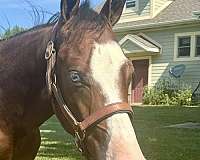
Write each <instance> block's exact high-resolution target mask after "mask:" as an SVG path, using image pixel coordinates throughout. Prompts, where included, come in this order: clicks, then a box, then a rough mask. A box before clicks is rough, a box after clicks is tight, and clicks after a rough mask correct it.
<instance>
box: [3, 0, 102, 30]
mask: <svg viewBox="0 0 200 160" xmlns="http://www.w3.org/2000/svg"><path fill="white" fill-rule="evenodd" d="M26 1H30V2H31V3H32V4H33V5H35V6H37V7H39V8H40V7H42V9H43V10H45V11H48V12H50V13H56V12H58V11H59V5H60V0H0V26H3V27H5V28H7V27H9V23H10V26H14V25H20V26H23V27H31V26H33V23H34V22H33V21H34V20H32V16H31V15H30V13H29V12H30V11H31V7H30V5H29V4H28V3H26ZM99 3H101V0H91V5H92V6H96V5H98V4H99ZM49 16H50V15H49V14H46V16H45V19H48V18H49ZM8 22H9V23H8ZM0 32H2V29H1V27H0Z"/></svg>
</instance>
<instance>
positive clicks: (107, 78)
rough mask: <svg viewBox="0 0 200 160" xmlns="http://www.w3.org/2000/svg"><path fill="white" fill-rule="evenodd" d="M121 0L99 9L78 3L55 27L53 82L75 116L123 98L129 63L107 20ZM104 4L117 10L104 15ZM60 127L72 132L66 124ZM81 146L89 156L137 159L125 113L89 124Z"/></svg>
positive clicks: (120, 6) (138, 153)
mask: <svg viewBox="0 0 200 160" xmlns="http://www.w3.org/2000/svg"><path fill="white" fill-rule="evenodd" d="M66 4H67V3H66ZM123 4H124V2H121V1H119V2H118V4H112V5H116V6H110V7H109V6H106V5H111V4H109V3H108V2H107V3H106V4H105V6H104V8H103V10H102V12H101V13H100V14H97V13H95V12H94V11H92V10H91V9H89V8H88V7H86V5H85V6H82V7H81V8H79V11H77V14H76V15H75V16H71V17H70V19H69V20H67V21H66V22H65V23H64V24H63V25H62V27H61V29H60V31H59V32H58V35H57V42H58V58H57V68H56V69H57V71H56V72H57V82H58V85H59V87H60V88H61V92H62V96H63V98H64V100H65V102H66V104H67V105H68V107H69V108H70V110H71V111H72V113H73V114H74V115H75V117H76V118H77V120H79V121H83V120H84V119H85V118H86V117H87V116H89V115H90V114H92V113H94V112H96V111H97V110H98V109H100V108H102V107H104V106H106V105H109V104H113V103H117V102H127V97H128V86H129V84H130V80H131V76H132V73H133V67H132V63H130V62H129V61H128V59H127V58H126V57H125V56H124V54H123V52H122V49H121V48H120V46H119V45H118V43H117V42H116V40H115V37H114V34H113V32H112V26H111V25H110V24H114V23H116V22H117V20H118V19H119V16H120V14H121V11H122V9H123ZM62 5H64V4H62ZM116 7H117V8H116ZM61 8H67V7H63V6H62V7H61ZM106 8H113V9H115V10H116V9H117V12H118V11H120V13H118V14H117V13H116V14H115V15H110V17H111V19H110V20H109V19H108V17H107V14H106V12H107V13H108V12H109V11H107V10H106ZM75 9H76V8H75ZM75 9H73V10H75ZM62 13H66V11H64V10H62ZM112 13H113V12H112ZM65 15H66V14H65ZM65 15H62V16H63V19H65V18H66V17H67V16H66V17H64V16H65ZM106 17H107V18H106ZM61 119H62V118H61ZM65 129H67V131H68V132H71V133H72V129H71V128H70V127H69V128H65ZM84 148H85V150H86V152H87V153H86V156H87V158H88V159H91V160H103V159H105V160H125V159H126V160H133V159H134V158H136V159H142V158H143V157H142V153H141V151H140V149H139V146H138V143H137V140H136V137H135V133H134V129H133V127H132V124H131V121H130V119H129V116H128V114H126V113H120V114H115V115H113V116H112V117H110V118H107V119H106V120H104V121H102V122H101V123H99V124H98V125H96V126H94V127H92V128H90V129H89V130H88V131H87V135H86V139H85V141H84Z"/></svg>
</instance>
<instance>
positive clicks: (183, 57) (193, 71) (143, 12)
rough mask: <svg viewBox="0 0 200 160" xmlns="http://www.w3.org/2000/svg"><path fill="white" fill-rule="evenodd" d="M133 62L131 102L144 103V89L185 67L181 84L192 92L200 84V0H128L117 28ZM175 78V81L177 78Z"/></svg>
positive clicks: (119, 37)
mask: <svg viewBox="0 0 200 160" xmlns="http://www.w3.org/2000/svg"><path fill="white" fill-rule="evenodd" d="M114 31H115V33H116V34H117V37H118V40H119V43H120V45H121V47H122V49H123V51H124V53H125V54H126V56H127V57H128V58H129V59H130V60H132V62H133V65H134V68H135V74H134V81H133V84H132V87H131V88H130V100H131V103H142V96H143V89H144V86H150V87H151V86H154V85H155V84H156V83H157V82H158V81H160V80H162V79H164V78H173V77H172V76H171V75H170V73H169V71H170V69H172V68H173V67H174V66H177V65H180V64H183V65H184V66H185V70H184V72H183V74H182V75H181V77H180V78H179V81H180V80H182V81H184V82H185V83H186V84H189V85H190V86H191V87H192V88H193V89H195V88H196V86H197V85H198V83H199V81H200V0H127V1H126V6H125V8H124V12H123V14H122V16H121V19H120V21H119V22H118V24H116V26H115V27H114ZM174 79H175V78H174Z"/></svg>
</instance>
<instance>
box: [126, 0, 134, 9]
mask: <svg viewBox="0 0 200 160" xmlns="http://www.w3.org/2000/svg"><path fill="white" fill-rule="evenodd" d="M134 7H136V0H126V8H134Z"/></svg>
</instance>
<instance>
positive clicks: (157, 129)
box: [36, 107, 200, 160]
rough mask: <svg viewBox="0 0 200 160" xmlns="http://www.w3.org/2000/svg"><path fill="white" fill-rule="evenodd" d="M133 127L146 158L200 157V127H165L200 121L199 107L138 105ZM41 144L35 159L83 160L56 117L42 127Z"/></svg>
mask: <svg viewBox="0 0 200 160" xmlns="http://www.w3.org/2000/svg"><path fill="white" fill-rule="evenodd" d="M134 112H135V114H134V117H135V118H134V127H135V130H136V134H137V137H138V141H139V143H140V146H141V148H142V151H143V152H144V155H145V157H146V158H147V160H199V159H200V129H178V128H165V127H164V126H167V125H171V124H177V123H184V122H199V123H200V107H198V108H189V107H187V108H186V107H135V108H134ZM41 131H42V145H41V147H40V151H39V153H38V156H37V158H36V160H49V159H52V160H60V159H61V160H62V159H63V160H84V158H82V157H81V155H80V154H79V152H78V151H77V150H76V148H75V146H74V142H73V138H72V137H70V136H69V135H67V134H66V133H65V131H64V130H63V129H62V128H61V126H60V125H59V123H58V122H57V120H56V118H55V117H53V118H51V119H50V120H49V121H47V122H46V123H45V124H44V125H43V126H42V127H41Z"/></svg>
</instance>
